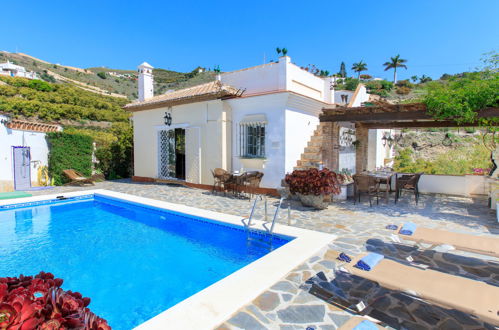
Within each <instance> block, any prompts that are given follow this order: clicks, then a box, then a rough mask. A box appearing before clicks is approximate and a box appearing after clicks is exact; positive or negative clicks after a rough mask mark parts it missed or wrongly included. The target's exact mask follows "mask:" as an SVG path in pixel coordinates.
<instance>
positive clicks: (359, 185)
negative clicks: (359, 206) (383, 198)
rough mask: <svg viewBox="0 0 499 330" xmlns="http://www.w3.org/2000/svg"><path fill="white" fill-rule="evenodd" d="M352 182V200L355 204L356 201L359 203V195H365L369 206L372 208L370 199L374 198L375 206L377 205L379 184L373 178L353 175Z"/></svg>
mask: <svg viewBox="0 0 499 330" xmlns="http://www.w3.org/2000/svg"><path fill="white" fill-rule="evenodd" d="M353 181H354V200H353V203H354V204H356V202H357V199H358V200H359V203H360V195H361V193H366V194H367V195H368V196H369V206H373V204H372V200H371V197H373V196H376V204H379V182H378V180H376V178H375V177H372V176H370V175H361V174H355V175H354V176H353Z"/></svg>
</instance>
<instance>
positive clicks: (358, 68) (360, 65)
mask: <svg viewBox="0 0 499 330" xmlns="http://www.w3.org/2000/svg"><path fill="white" fill-rule="evenodd" d="M352 70H353V71H355V72H357V79H360V73H361V72H362V71H367V63H365V62H364V61H360V62H357V63H354V64H353V65H352Z"/></svg>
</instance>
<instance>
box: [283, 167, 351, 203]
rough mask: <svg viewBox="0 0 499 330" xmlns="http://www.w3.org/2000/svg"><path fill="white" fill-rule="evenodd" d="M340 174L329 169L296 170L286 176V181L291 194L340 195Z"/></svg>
mask: <svg viewBox="0 0 499 330" xmlns="http://www.w3.org/2000/svg"><path fill="white" fill-rule="evenodd" d="M340 179H342V178H341V177H340V174H336V173H335V172H333V171H330V170H328V169H327V168H325V169H323V170H318V169H316V168H312V169H309V170H295V171H293V173H291V174H286V178H285V179H284V181H286V183H287V184H288V185H289V190H290V191H291V193H293V194H296V193H299V194H302V195H316V196H318V195H331V194H334V195H338V194H339V193H340V189H341V188H340Z"/></svg>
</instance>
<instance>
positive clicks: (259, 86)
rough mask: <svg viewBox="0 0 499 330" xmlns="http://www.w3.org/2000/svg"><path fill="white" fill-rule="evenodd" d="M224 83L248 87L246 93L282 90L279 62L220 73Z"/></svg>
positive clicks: (242, 87) (241, 87)
mask: <svg viewBox="0 0 499 330" xmlns="http://www.w3.org/2000/svg"><path fill="white" fill-rule="evenodd" d="M220 76H221V81H222V83H223V84H226V85H230V86H233V87H236V88H240V89H246V90H245V91H244V94H246V95H249V94H259V93H265V92H272V91H278V90H282V89H284V88H280V86H279V63H268V64H264V65H260V66H256V67H253V68H248V69H243V70H238V71H232V72H226V73H223V74H221V75H220Z"/></svg>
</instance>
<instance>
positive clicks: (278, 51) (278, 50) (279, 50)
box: [275, 47, 282, 57]
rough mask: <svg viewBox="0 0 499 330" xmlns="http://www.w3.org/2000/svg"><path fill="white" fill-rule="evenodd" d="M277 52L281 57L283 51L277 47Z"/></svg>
mask: <svg viewBox="0 0 499 330" xmlns="http://www.w3.org/2000/svg"><path fill="white" fill-rule="evenodd" d="M275 51H276V52H277V56H278V57H279V55H281V52H282V49H281V48H279V47H277V48H276V49H275Z"/></svg>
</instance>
